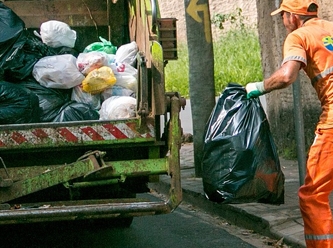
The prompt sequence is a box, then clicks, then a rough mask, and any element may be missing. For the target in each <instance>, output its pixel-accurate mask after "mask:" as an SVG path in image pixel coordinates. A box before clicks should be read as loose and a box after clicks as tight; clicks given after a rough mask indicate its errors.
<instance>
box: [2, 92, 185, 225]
mask: <svg viewBox="0 0 333 248" xmlns="http://www.w3.org/2000/svg"><path fill="white" fill-rule="evenodd" d="M170 101H171V105H170V106H171V113H172V115H171V116H170V123H169V127H168V135H167V136H168V139H169V142H168V144H169V152H168V154H167V156H165V157H163V158H156V159H142V160H126V161H104V160H103V155H104V153H103V152H100V151H93V152H89V153H87V154H85V155H84V156H82V157H81V158H79V159H78V161H76V162H74V163H71V164H65V165H54V166H53V167H48V168H47V169H46V168H45V167H43V166H38V167H36V168H34V169H36V171H34V172H32V171H31V168H30V171H24V168H21V169H22V170H21V171H20V169H18V168H14V170H15V171H16V172H18V171H19V172H20V173H21V174H26V175H25V176H23V178H22V180H19V181H15V180H11V178H10V175H11V174H12V172H10V170H11V169H12V168H8V170H7V168H6V166H5V164H3V166H4V169H3V170H4V171H5V172H6V173H5V174H3V175H7V176H8V178H5V176H2V177H1V178H0V181H3V182H6V183H3V184H1V183H0V225H1V224H16V223H33V222H48V221H62V220H84V219H103V218H128V217H136V216H143V215H156V214H165V213H170V212H172V211H173V210H174V209H175V208H176V207H177V206H178V205H179V204H180V203H181V201H182V188H181V180H180V178H181V176H180V146H181V126H180V120H179V113H180V107H181V104H180V101H179V98H178V97H176V96H173V97H171V98H170ZM8 171H9V172H8ZM161 174H168V175H169V176H170V192H169V197H168V199H167V200H149V199H139V198H117V199H89V200H76V201H54V202H33V203H23V204H16V203H13V202H15V201H13V200H15V199H18V198H19V197H21V196H25V195H29V194H31V193H34V192H37V191H40V190H42V189H45V188H48V187H51V186H53V185H58V184H63V185H64V186H65V187H68V188H69V189H73V188H80V187H90V186H94V185H107V184H115V183H119V182H121V181H124V180H126V178H128V177H135V176H145V175H147V176H151V175H161ZM73 179H79V180H73Z"/></svg>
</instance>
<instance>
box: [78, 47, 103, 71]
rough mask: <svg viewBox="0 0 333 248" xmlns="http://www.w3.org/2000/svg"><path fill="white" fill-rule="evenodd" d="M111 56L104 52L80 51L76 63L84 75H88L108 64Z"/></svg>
mask: <svg viewBox="0 0 333 248" xmlns="http://www.w3.org/2000/svg"><path fill="white" fill-rule="evenodd" d="M108 61H109V57H108V56H107V54H106V53H104V52H95V51H92V52H88V53H80V54H79V56H78V57H77V60H76V65H77V67H78V69H79V71H80V72H81V73H82V74H83V75H87V74H88V73H89V72H91V71H92V70H94V69H98V68H101V67H102V66H106V65H108Z"/></svg>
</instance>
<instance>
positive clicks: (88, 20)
mask: <svg viewBox="0 0 333 248" xmlns="http://www.w3.org/2000/svg"><path fill="white" fill-rule="evenodd" d="M4 4H5V5H6V6H8V7H9V8H11V9H12V10H13V11H14V12H15V13H16V14H17V15H18V16H20V17H21V19H22V20H23V21H24V22H25V24H26V27H27V28H39V27H40V25H41V24H42V23H43V22H45V21H49V20H58V21H62V22H65V23H67V24H68V25H69V26H71V27H82V26H107V25H108V12H107V0H89V1H82V0H40V1H24V0H19V1H4Z"/></svg>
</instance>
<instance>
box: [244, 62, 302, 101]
mask: <svg viewBox="0 0 333 248" xmlns="http://www.w3.org/2000/svg"><path fill="white" fill-rule="evenodd" d="M300 68H301V62H299V61H295V60H291V61H288V62H286V63H284V64H283V65H282V66H281V67H280V68H279V69H278V70H277V71H275V72H274V73H273V74H272V75H271V76H270V77H269V78H267V79H265V80H264V81H262V82H255V83H248V84H247V85H246V86H245V89H246V91H247V97H248V98H251V97H258V96H260V95H263V94H265V93H268V92H271V91H272V90H277V89H283V88H286V87H288V86H289V85H290V84H292V83H293V82H295V81H296V79H297V76H298V72H299V70H300Z"/></svg>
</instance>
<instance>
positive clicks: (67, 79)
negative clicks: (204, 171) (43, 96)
mask: <svg viewBox="0 0 333 248" xmlns="http://www.w3.org/2000/svg"><path fill="white" fill-rule="evenodd" d="M32 75H33V77H34V78H35V79H36V80H37V82H38V83H40V84H41V85H43V86H45V87H47V88H55V89H70V88H73V87H75V86H77V85H79V84H81V83H82V81H83V80H84V75H83V74H82V73H81V72H79V69H78V68H77V66H76V58H75V57H74V56H73V55H71V54H62V55H54V56H46V57H44V58H41V59H40V60H39V61H38V62H37V63H36V64H35V65H34V68H33V71H32Z"/></svg>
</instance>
